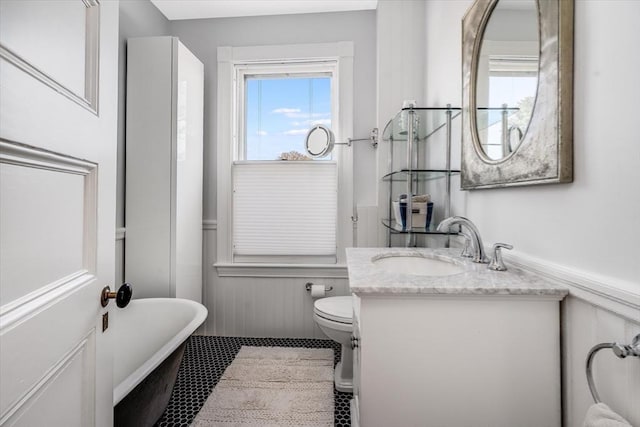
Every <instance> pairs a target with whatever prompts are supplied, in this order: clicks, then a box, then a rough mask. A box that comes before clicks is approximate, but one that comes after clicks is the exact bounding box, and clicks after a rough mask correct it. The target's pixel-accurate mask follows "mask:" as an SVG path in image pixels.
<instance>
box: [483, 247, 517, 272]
mask: <svg viewBox="0 0 640 427" xmlns="http://www.w3.org/2000/svg"><path fill="white" fill-rule="evenodd" d="M502 248H505V249H513V245H510V244H508V243H496V244H495V245H493V256H492V257H491V262H490V263H489V266H488V267H487V268H489V269H491V270H495V271H506V270H507V267H506V266H505V265H504V261H502V252H501V251H500V249H502Z"/></svg>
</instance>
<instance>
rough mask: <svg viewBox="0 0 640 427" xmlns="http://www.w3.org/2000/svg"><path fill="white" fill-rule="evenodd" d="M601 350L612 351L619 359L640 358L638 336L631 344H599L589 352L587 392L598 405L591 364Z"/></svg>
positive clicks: (598, 399) (639, 338)
mask: <svg viewBox="0 0 640 427" xmlns="http://www.w3.org/2000/svg"><path fill="white" fill-rule="evenodd" d="M603 348H610V349H612V350H613V353H614V354H615V355H616V356H618V357H619V358H620V359H624V358H625V357H627V356H635V357H640V334H638V335H636V336H635V337H634V338H633V341H631V344H618V343H617V342H612V343H600V344H596V345H594V346H593V347H592V348H591V350H590V351H589V355H588V356H587V382H588V383H589V391H591V396H593V400H594V401H595V402H596V403H600V402H601V401H600V396H599V395H598V391H597V390H596V385H595V383H594V382H593V374H592V372H591V362H592V361H593V357H594V356H595V355H596V353H597V352H598V351H600V350H602V349H603Z"/></svg>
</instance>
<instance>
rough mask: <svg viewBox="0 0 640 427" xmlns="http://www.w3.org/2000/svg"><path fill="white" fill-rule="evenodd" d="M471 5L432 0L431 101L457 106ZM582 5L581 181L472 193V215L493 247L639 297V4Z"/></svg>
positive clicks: (578, 28)
mask: <svg viewBox="0 0 640 427" xmlns="http://www.w3.org/2000/svg"><path fill="white" fill-rule="evenodd" d="M470 5H471V1H470V0H469V1H463V0H460V1H429V2H427V28H428V34H427V39H426V63H427V66H426V68H427V69H426V74H427V94H426V97H427V103H432V104H442V103H446V102H452V103H455V104H458V105H459V104H460V97H461V71H460V70H461V65H460V64H461V58H460V43H461V34H460V22H461V19H462V16H463V14H464V12H465V11H466V9H467V7H469V6H470ZM575 9H576V10H575V66H574V69H575V73H574V79H575V85H574V93H575V95H574V170H575V178H574V182H573V183H571V184H566V185H549V186H533V187H520V188H509V189H497V190H476V191H469V192H467V193H466V195H467V196H466V197H467V215H468V216H469V217H470V218H472V220H473V221H474V222H476V224H477V225H478V226H479V228H480V230H481V231H482V234H483V237H484V238H485V241H487V242H495V241H505V242H509V243H512V244H513V245H514V246H515V247H516V250H517V251H519V252H522V253H526V254H528V255H532V256H535V257H539V258H542V259H546V260H550V261H553V262H555V263H558V264H562V265H566V266H571V267H572V268H576V269H579V270H584V271H586V272H590V273H593V274H598V275H602V276H605V277H607V278H609V279H610V281H611V282H612V283H616V284H617V285H618V286H621V287H626V288H628V289H630V290H632V291H633V292H635V293H638V294H640V281H639V279H638V278H639V277H640V263H638V262H636V261H637V259H638V258H639V255H640V250H639V247H640V246H639V245H638V242H640V221H638V218H640V192H639V191H638V188H637V182H639V181H640V168H638V164H639V162H640V144H639V143H638V137H637V131H636V129H635V126H636V123H637V117H636V116H637V100H638V99H639V98H640V85H638V84H637V77H636V75H637V70H638V68H639V67H640V49H638V48H637V46H636V44H637V40H638V39H639V38H640V28H639V27H638V26H637V25H636V20H637V17H638V16H640V2H635V1H631V2H629V1H595V0H590V1H586V0H577V1H576V7H575ZM525 218H526V219H527V220H523V219H525ZM602 244H606V251H603V250H602V249H600V248H598V246H599V245H602ZM597 245H598V246H597Z"/></svg>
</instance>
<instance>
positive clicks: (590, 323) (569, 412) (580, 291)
mask: <svg viewBox="0 0 640 427" xmlns="http://www.w3.org/2000/svg"><path fill="white" fill-rule="evenodd" d="M505 259H506V260H507V262H508V263H509V264H511V265H517V266H519V267H521V268H524V269H527V270H529V271H532V272H534V273H536V274H539V275H541V276H544V277H546V278H547V279H548V280H551V281H554V282H557V283H560V284H562V285H564V286H567V287H568V288H569V291H570V293H569V296H567V298H566V299H565V300H564V302H563V303H562V371H563V378H562V382H563V393H562V396H563V413H564V422H563V425H564V426H566V427H581V426H582V423H583V421H584V416H585V414H586V412H587V409H588V408H589V406H590V405H592V404H593V398H592V397H591V393H590V392H589V386H588V384H587V377H586V372H585V364H586V358H587V355H588V353H589V350H590V349H591V348H592V347H593V346H594V345H595V344H599V343H601V342H619V343H623V344H628V343H630V342H631V340H632V339H633V337H634V336H635V335H637V334H640V293H639V292H638V291H637V290H635V291H634V284H631V283H621V282H619V281H617V280H614V279H608V278H606V277H602V276H596V275H593V274H589V273H587V272H584V271H578V270H573V269H570V268H567V267H565V266H561V265H557V264H554V263H551V262H548V261H545V260H541V259H537V258H534V257H530V256H527V255H522V254H519V253H517V252H513V253H508V254H505ZM635 286H636V288H637V284H635ZM638 362H640V361H639V360H638V359H637V358H635V357H629V358H626V359H618V358H617V357H616V356H614V355H613V352H612V351H611V350H601V351H599V352H598V354H597V355H596V356H595V359H594V361H593V373H594V381H595V384H596V387H597V390H598V394H599V395H600V399H601V400H602V401H603V402H604V403H606V404H607V405H609V406H610V407H611V408H612V409H613V410H614V411H616V412H618V413H619V414H620V415H622V416H623V417H625V418H626V419H627V420H628V421H629V422H630V423H631V424H632V425H634V426H638V425H640V405H638V404H637V402H640V363H638Z"/></svg>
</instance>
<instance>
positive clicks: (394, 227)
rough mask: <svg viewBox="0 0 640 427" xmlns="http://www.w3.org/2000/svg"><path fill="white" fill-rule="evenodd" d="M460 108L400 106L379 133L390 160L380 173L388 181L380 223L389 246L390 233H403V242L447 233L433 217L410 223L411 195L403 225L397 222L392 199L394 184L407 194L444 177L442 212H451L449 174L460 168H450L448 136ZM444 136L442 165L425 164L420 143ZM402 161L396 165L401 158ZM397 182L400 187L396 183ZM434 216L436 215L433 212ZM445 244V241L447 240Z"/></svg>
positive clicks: (449, 142) (407, 243) (424, 143)
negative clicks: (385, 208) (428, 222)
mask: <svg viewBox="0 0 640 427" xmlns="http://www.w3.org/2000/svg"><path fill="white" fill-rule="evenodd" d="M460 114H461V109H460V108H454V107H451V106H450V105H447V106H446V107H430V108H420V107H410V108H403V109H402V110H400V111H399V112H398V114H396V116H395V117H394V118H393V119H392V120H390V121H389V123H388V124H387V126H386V127H385V129H384V132H383V134H382V139H383V141H386V142H388V147H389V157H388V158H389V163H388V171H389V172H388V173H387V174H386V175H384V176H383V177H382V181H383V182H388V183H389V209H388V218H387V219H384V220H383V221H382V224H383V225H384V226H385V227H386V228H387V230H388V233H389V234H388V239H387V240H388V246H391V244H392V242H391V236H392V235H393V234H404V235H406V238H405V246H414V245H415V236H416V235H429V234H433V235H447V234H449V233H443V232H439V231H437V230H435V221H433V220H432V222H431V225H430V227H429V228H428V229H427V228H425V227H414V226H413V224H412V215H411V212H412V208H413V206H412V204H413V203H412V199H411V197H407V207H406V215H405V227H404V228H403V227H402V226H401V225H399V224H397V223H396V222H395V220H394V214H393V208H392V201H393V200H394V196H393V195H394V189H395V188H394V185H396V188H402V191H404V193H405V194H407V195H415V194H418V193H419V190H420V187H425V186H426V184H424V183H427V182H429V181H437V180H442V179H444V180H445V195H444V207H443V216H444V217H445V218H446V217H448V216H450V213H451V177H452V176H454V175H457V174H459V173H460V170H457V169H452V168H451V138H452V123H453V121H454V120H455V119H456V118H457V117H458V116H460ZM441 132H445V134H444V135H443V137H444V139H445V144H446V148H445V159H444V163H445V164H444V168H441V169H429V168H424V166H425V165H424V164H423V163H426V156H419V155H418V152H419V151H420V147H422V146H424V145H426V144H427V143H428V142H430V141H431V140H432V139H434V138H435V137H436V136H441ZM403 151H404V154H405V155H406V156H405V158H404V159H398V157H399V155H401V154H402V152H403ZM402 160H403V161H404V162H405V164H404V165H402V166H398V163H400V161H402ZM398 186H400V187H398ZM434 216H435V215H434ZM447 244H448V242H447Z"/></svg>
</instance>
